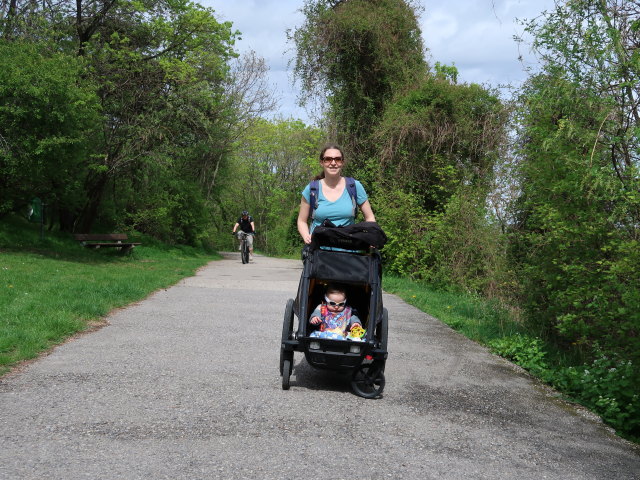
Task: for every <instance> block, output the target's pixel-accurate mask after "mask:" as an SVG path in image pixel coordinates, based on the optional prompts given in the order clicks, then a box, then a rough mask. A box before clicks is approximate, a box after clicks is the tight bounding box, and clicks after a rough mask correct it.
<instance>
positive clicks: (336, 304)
mask: <svg viewBox="0 0 640 480" xmlns="http://www.w3.org/2000/svg"><path fill="white" fill-rule="evenodd" d="M324 301H325V302H327V305H331V306H332V307H344V306H345V305H346V304H347V300H346V299H345V300H344V301H343V302H332V301H331V300H329V299H328V298H327V296H326V295H325V297H324Z"/></svg>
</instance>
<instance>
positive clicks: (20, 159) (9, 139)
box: [0, 40, 99, 215]
mask: <svg viewBox="0 0 640 480" xmlns="http://www.w3.org/2000/svg"><path fill="white" fill-rule="evenodd" d="M48 47H49V46H48V45H46V44H35V43H27V42H7V41H5V40H0V192H2V193H0V215H2V214H5V213H7V212H9V211H12V210H16V209H21V208H23V207H24V205H26V204H27V203H28V202H30V201H31V199H32V198H33V197H34V196H39V197H40V198H42V199H44V200H45V201H46V203H47V204H48V205H49V208H57V207H59V206H61V205H64V206H65V207H74V206H76V207H77V206H79V205H80V204H81V202H82V198H83V195H82V178H83V175H84V174H85V173H86V166H85V165H86V163H85V162H86V158H87V156H88V155H89V153H90V139H91V138H92V137H93V136H94V135H95V134H96V131H97V126H98V121H99V106H98V99H97V96H96V94H95V89H94V87H93V85H92V84H91V83H90V82H85V83H83V84H82V85H78V81H77V80H78V76H79V75H80V72H81V71H82V70H83V67H84V65H83V62H82V61H81V60H80V59H78V58H76V57H72V56H69V55H65V54H63V53H52V52H51V51H50V50H49V49H48Z"/></svg>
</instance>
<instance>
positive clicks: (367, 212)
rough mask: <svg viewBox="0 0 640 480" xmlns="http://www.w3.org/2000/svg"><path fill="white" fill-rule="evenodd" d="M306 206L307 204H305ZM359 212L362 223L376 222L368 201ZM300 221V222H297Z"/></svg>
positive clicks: (361, 206)
mask: <svg viewBox="0 0 640 480" xmlns="http://www.w3.org/2000/svg"><path fill="white" fill-rule="evenodd" d="M307 206H308V204H307ZM360 211H361V212H362V215H364V221H365V222H375V221H376V217H375V215H374V214H373V210H371V204H370V203H369V200H366V201H365V202H364V203H363V204H362V205H360ZM298 221H300V220H298Z"/></svg>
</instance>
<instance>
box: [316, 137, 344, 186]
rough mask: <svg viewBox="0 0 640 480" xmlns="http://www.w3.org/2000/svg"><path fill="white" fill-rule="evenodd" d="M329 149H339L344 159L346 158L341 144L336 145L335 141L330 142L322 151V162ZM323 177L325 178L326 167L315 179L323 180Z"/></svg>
mask: <svg viewBox="0 0 640 480" xmlns="http://www.w3.org/2000/svg"><path fill="white" fill-rule="evenodd" d="M329 149H333V150H338V151H339V152H340V155H341V156H342V159H343V160H344V152H343V151H342V147H340V146H339V145H336V144H335V143H328V144H326V145H325V146H324V148H323V149H322V150H321V151H320V161H321V162H322V159H323V158H324V152H326V151H327V150H329ZM343 165H344V164H343ZM323 178H324V168H323V169H322V171H321V172H320V173H319V174H318V175H316V176H315V177H313V179H314V180H322V179H323Z"/></svg>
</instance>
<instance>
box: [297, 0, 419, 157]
mask: <svg viewBox="0 0 640 480" xmlns="http://www.w3.org/2000/svg"><path fill="white" fill-rule="evenodd" d="M303 13H304V14H305V23H304V25H303V26H302V27H300V28H298V29H296V30H295V31H294V32H293V33H291V34H290V40H292V41H294V42H295V45H296V52H297V55H296V59H295V61H294V75H295V76H296V78H297V79H298V80H299V81H300V83H301V99H302V101H303V103H304V102H305V101H306V99H307V98H313V99H316V100H317V101H318V102H319V103H320V104H322V105H323V107H324V112H325V114H326V118H327V119H329V125H330V130H331V132H332V133H330V136H332V137H333V138H335V139H337V140H338V141H339V142H340V143H341V144H343V145H344V146H345V148H346V149H347V150H348V152H349V157H350V158H351V159H352V161H353V167H355V168H361V167H363V166H364V164H365V162H366V160H367V158H368V156H369V155H370V154H371V152H372V149H371V143H370V142H369V139H370V138H369V137H370V135H371V132H372V129H373V128H374V127H375V125H376V124H377V122H378V121H379V120H380V118H381V116H382V114H383V113H384V110H385V107H386V104H387V102H389V101H390V100H391V99H393V97H394V96H395V95H397V94H399V93H401V92H402V91H404V90H405V89H406V88H407V87H409V86H412V85H415V83H416V82H417V81H418V80H420V79H421V78H422V77H423V76H424V74H425V73H426V69H427V67H426V62H425V61H424V47H423V45H422V40H421V35H420V29H419V27H418V22H417V18H416V8H415V7H414V6H413V5H412V2H408V1H404V0H350V1H346V2H340V1H330V0H307V1H306V2H305V6H304V8H303Z"/></svg>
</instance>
